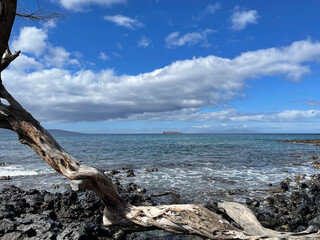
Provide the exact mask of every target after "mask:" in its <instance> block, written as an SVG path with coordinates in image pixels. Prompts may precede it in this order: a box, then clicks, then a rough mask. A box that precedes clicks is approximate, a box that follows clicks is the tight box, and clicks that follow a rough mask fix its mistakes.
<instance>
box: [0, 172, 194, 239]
mask: <svg viewBox="0 0 320 240" xmlns="http://www.w3.org/2000/svg"><path fill="white" fill-rule="evenodd" d="M125 170H126V171H127V172H128V173H131V174H130V175H132V174H133V171H132V170H130V169H125ZM117 173H118V171H116V170H113V171H111V172H109V175H115V174H117ZM128 175H129V174H128ZM128 177H130V176H128ZM113 180H114V184H115V186H116V188H117V190H118V192H119V193H120V194H121V196H122V197H123V198H124V199H125V200H126V201H127V202H128V203H130V204H133V205H137V206H150V205H157V204H174V203H182V202H181V200H180V197H179V195H178V194H176V193H175V192H164V193H159V194H153V195H152V194H147V193H146V189H144V188H141V187H139V186H138V185H136V184H134V183H128V184H125V185H122V184H120V181H119V178H114V179H113ZM103 209H104V206H103V204H102V202H101V200H100V199H99V198H98V197H97V196H96V194H94V193H92V192H74V191H72V190H71V188H70V189H67V190H66V191H65V192H63V193H52V192H48V191H43V190H42V191H38V190H35V189H31V190H24V189H21V188H19V187H16V186H9V187H6V188H3V189H1V190H0V239H2V240H6V239H7V240H9V239H10V240H11V239H14V240H20V239H21V240H22V239H58V240H62V239H70V240H83V239H90V240H95V239H104V240H106V239H199V238H197V237H195V238H194V237H188V236H185V237H184V236H181V235H177V234H169V233H165V232H162V231H155V232H153V233H140V234H139V233H127V232H124V231H122V230H119V229H116V228H105V227H103V226H102V225H101V223H102V213H103ZM150 236H152V237H150Z"/></svg>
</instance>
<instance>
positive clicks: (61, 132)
mask: <svg viewBox="0 0 320 240" xmlns="http://www.w3.org/2000/svg"><path fill="white" fill-rule="evenodd" d="M47 131H48V132H49V133H50V134H51V135H52V136H55V137H63V136H79V135H85V134H84V133H79V132H72V131H65V130H59V129H48V130H47ZM14 135H16V133H15V132H13V131H10V130H7V129H0V136H14Z"/></svg>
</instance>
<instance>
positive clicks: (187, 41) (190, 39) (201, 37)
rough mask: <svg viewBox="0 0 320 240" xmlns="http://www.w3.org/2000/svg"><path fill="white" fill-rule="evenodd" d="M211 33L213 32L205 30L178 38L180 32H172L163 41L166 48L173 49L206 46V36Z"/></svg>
mask: <svg viewBox="0 0 320 240" xmlns="http://www.w3.org/2000/svg"><path fill="white" fill-rule="evenodd" d="M212 32H213V30H211V29H206V30H204V31H201V32H192V33H187V34H185V35H183V36H180V32H173V33H171V34H169V35H168V36H167V37H166V39H165V41H166V45H167V47H168V48H175V47H180V46H184V45H188V46H192V45H196V44H202V45H203V46H208V45H209V43H208V38H207V36H208V35H209V34H211V33H212Z"/></svg>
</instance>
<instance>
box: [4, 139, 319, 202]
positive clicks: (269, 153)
mask: <svg viewBox="0 0 320 240" xmlns="http://www.w3.org/2000/svg"><path fill="white" fill-rule="evenodd" d="M55 138H56V140H57V141H58V142H59V143H60V145H61V146H62V147H63V148H64V149H65V150H66V151H67V152H68V153H70V154H71V155H72V156H74V157H76V158H77V159H78V160H80V161H81V162H83V163H85V164H86V165H90V166H94V167H97V168H99V169H104V170H108V171H110V170H113V169H121V168H122V167H128V168H132V169H133V170H134V173H135V177H131V178H127V177H125V173H124V172H123V171H122V173H121V174H119V175H116V176H120V177H121V180H120V181H121V182H122V183H127V182H134V183H136V184H138V185H139V186H141V187H143V188H146V189H147V190H148V193H160V192H163V191H167V190H172V191H176V192H178V193H179V194H180V195H181V196H182V198H183V199H184V200H185V201H190V202H196V203H207V202H210V201H211V200H212V199H225V200H234V199H237V200H238V201H242V200H244V199H245V198H246V197H252V196H257V195H259V194H265V190H268V189H269V188H271V186H270V184H272V185H273V186H274V185H277V184H279V183H280V182H281V181H282V180H283V179H285V178H287V177H289V178H291V179H293V178H294V176H295V175H298V174H307V177H308V176H310V175H312V174H317V173H319V170H317V169H315V168H314V167H313V165H312V164H311V163H312V162H313V161H314V160H313V159H312V155H318V156H320V146H313V145H308V144H297V143H288V142H279V141H278V140H286V139H301V140H304V139H319V138H320V136H319V135H310V134H288V135H285V134H207V135H206V134H199V135H197V134H190V135H189V134H179V135H163V134H128V135H126V134H121V135H120V134H119V135H77V136H60V137H59V136H57V137H55ZM1 162H4V163H5V166H0V177H1V176H11V178H12V179H11V180H10V181H0V188H3V187H5V186H7V185H11V184H13V185H16V186H19V187H22V188H37V189H45V190H48V191H63V190H64V186H65V185H66V184H68V183H69V180H68V179H66V178H65V177H63V176H62V175H60V174H58V173H56V172H55V171H54V170H53V169H52V168H51V167H50V166H49V165H47V164H46V163H45V162H44V161H43V160H42V159H41V158H40V157H38V156H37V155H36V154H35V153H34V152H33V151H32V150H31V149H30V148H29V147H28V146H24V145H22V144H20V143H19V142H18V140H17V137H16V136H12V135H0V163H1ZM148 168H157V169H158V172H146V169H148ZM57 186H60V187H59V188H57Z"/></svg>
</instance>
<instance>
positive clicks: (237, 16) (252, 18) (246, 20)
mask: <svg viewBox="0 0 320 240" xmlns="http://www.w3.org/2000/svg"><path fill="white" fill-rule="evenodd" d="M258 18H259V15H258V12H257V10H248V11H246V10H240V8H239V6H236V7H235V8H234V11H233V14H232V17H231V21H232V26H231V28H232V29H233V30H236V31H239V30H243V29H245V28H246V27H247V25H248V24H257V23H258Z"/></svg>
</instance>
